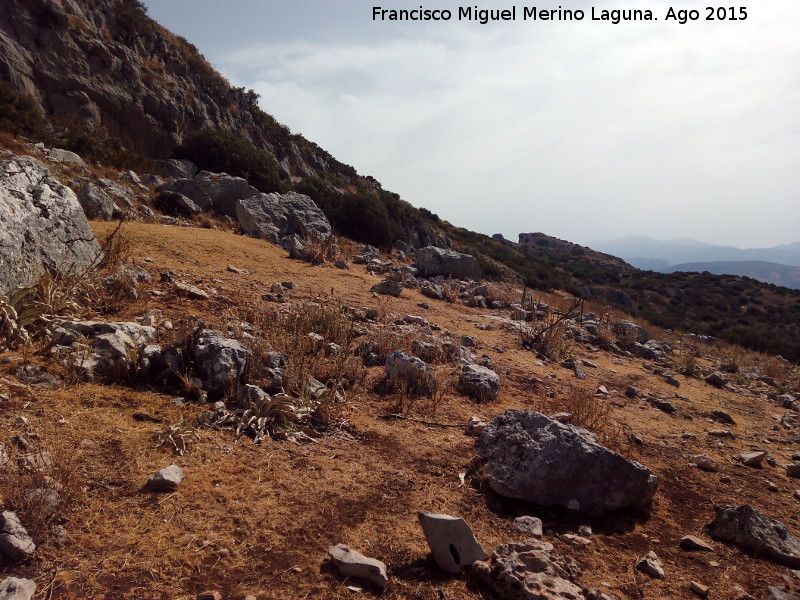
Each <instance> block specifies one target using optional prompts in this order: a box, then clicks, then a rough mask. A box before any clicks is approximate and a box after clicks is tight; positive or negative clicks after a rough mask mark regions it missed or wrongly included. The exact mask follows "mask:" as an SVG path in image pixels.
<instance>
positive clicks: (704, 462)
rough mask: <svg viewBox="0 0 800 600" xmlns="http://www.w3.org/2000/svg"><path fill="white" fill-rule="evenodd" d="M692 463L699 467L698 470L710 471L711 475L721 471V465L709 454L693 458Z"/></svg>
mask: <svg viewBox="0 0 800 600" xmlns="http://www.w3.org/2000/svg"><path fill="white" fill-rule="evenodd" d="M692 463H694V464H695V465H697V468H698V469H700V470H701V471H708V472H709V473H716V472H717V471H719V463H718V462H717V461H715V460H714V459H713V458H711V457H710V456H709V455H708V454H698V455H697V456H695V457H693V458H692Z"/></svg>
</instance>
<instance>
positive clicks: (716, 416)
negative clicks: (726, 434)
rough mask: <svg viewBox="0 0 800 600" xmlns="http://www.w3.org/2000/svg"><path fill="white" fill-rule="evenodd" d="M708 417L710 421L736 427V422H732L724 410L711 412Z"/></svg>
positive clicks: (731, 418)
mask: <svg viewBox="0 0 800 600" xmlns="http://www.w3.org/2000/svg"><path fill="white" fill-rule="evenodd" d="M710 417H711V420H712V421H716V422H717V423H722V424H723V425H736V421H734V420H733V417H731V416H730V415H729V414H728V413H726V412H725V411H724V410H718V409H714V410H712V411H711V414H710Z"/></svg>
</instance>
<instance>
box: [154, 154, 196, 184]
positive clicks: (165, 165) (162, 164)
mask: <svg viewBox="0 0 800 600" xmlns="http://www.w3.org/2000/svg"><path fill="white" fill-rule="evenodd" d="M155 163H156V167H158V170H159V171H160V172H161V174H162V175H163V176H164V177H167V178H169V179H191V178H192V177H194V176H195V175H197V171H198V169H197V167H196V166H195V165H194V163H193V162H192V161H190V160H185V159H179V158H170V159H168V160H157V161H155Z"/></svg>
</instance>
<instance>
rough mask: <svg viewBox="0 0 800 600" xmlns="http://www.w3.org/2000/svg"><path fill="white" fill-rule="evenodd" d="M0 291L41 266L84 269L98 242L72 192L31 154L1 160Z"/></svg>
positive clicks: (33, 276) (27, 280)
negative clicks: (0, 232) (0, 233)
mask: <svg viewBox="0 0 800 600" xmlns="http://www.w3.org/2000/svg"><path fill="white" fill-rule="evenodd" d="M0 231H2V235H0V294H5V293H7V292H9V291H11V290H13V289H15V288H16V287H18V286H25V285H30V284H32V283H34V282H35V281H36V280H37V279H38V278H39V277H40V276H41V275H42V274H43V273H45V271H47V270H50V271H54V272H61V273H64V272H72V273H82V272H83V271H85V270H87V269H89V268H90V267H91V266H93V265H94V264H95V262H96V260H97V259H98V258H99V255H100V245H99V244H98V243H97V240H96V239H95V237H94V233H92V230H91V228H90V227H89V223H88V221H87V220H86V215H85V214H84V212H83V209H82V208H81V205H80V204H79V203H78V199H77V198H76V197H75V194H74V192H73V191H72V190H71V189H69V188H68V187H66V186H64V185H61V184H60V183H59V182H58V181H57V180H56V179H55V178H54V177H52V175H51V174H50V171H48V170H47V168H46V167H45V166H44V165H43V164H42V163H41V162H39V161H38V160H36V159H35V158H32V157H30V156H17V157H14V158H11V159H9V160H6V161H3V162H0Z"/></svg>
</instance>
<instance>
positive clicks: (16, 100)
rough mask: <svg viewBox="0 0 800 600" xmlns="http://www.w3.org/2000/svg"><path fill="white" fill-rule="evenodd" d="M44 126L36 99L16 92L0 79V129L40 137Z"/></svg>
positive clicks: (44, 128)
mask: <svg viewBox="0 0 800 600" xmlns="http://www.w3.org/2000/svg"><path fill="white" fill-rule="evenodd" d="M46 128H47V124H46V122H45V120H44V117H43V116H42V111H41V110H40V109H39V105H38V104H37V103H36V100H34V99H33V98H31V97H30V96H28V95H27V94H21V93H19V92H17V91H16V90H14V88H12V87H11V84H10V83H8V82H7V81H0V131H7V132H9V133H13V134H14V135H20V134H22V135H27V136H34V137H41V136H43V135H44V134H45V131H46Z"/></svg>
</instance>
